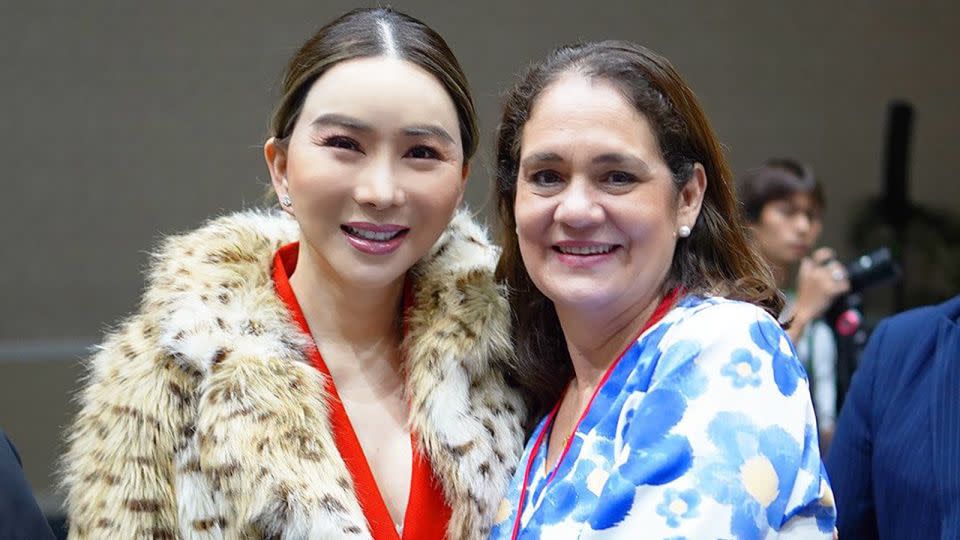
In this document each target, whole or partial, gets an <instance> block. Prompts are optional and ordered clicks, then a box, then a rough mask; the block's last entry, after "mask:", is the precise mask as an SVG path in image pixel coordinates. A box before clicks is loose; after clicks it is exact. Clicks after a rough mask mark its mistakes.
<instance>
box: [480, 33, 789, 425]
mask: <svg viewBox="0 0 960 540" xmlns="http://www.w3.org/2000/svg"><path fill="white" fill-rule="evenodd" d="M568 72H575V73H579V74H581V75H583V76H584V77H587V78H590V79H602V80H605V81H609V82H610V83H612V84H614V85H615V86H616V87H617V88H618V89H619V91H620V92H621V93H622V94H623V96H624V97H625V98H626V99H627V101H628V102H629V103H631V104H632V105H633V106H634V107H635V108H636V110H637V111H638V112H640V113H641V114H643V115H644V116H645V117H646V119H647V120H648V121H649V123H650V126H651V128H652V129H653V131H654V133H655V135H656V137H657V142H658V144H659V146H660V151H661V154H662V157H663V159H664V161H665V162H666V164H667V165H668V167H669V168H670V171H671V175H672V177H673V181H674V187H675V188H676V190H677V193H679V191H680V189H681V188H682V187H683V186H684V185H685V184H686V183H687V181H688V180H690V178H691V177H692V174H693V170H694V165H695V164H696V163H700V164H701V165H702V166H703V168H704V170H705V172H706V177H707V189H706V193H705V194H704V198H703V203H702V207H701V210H700V215H699V217H698V218H697V222H696V224H695V226H694V227H693V232H692V234H691V235H690V236H689V237H688V238H681V239H680V240H679V241H678V243H677V247H676V250H675V252H674V256H673V261H672V264H671V267H670V271H669V274H668V277H667V279H666V281H665V282H664V283H663V284H662V290H661V292H666V291H667V290H669V289H672V288H673V287H677V286H680V287H682V288H683V289H684V290H685V291H687V293H688V294H703V295H708V294H709V295H720V296H724V297H726V298H730V299H734V300H742V301H745V302H750V303H752V304H755V305H758V306H760V307H762V308H764V309H766V310H767V311H769V312H770V313H771V314H773V315H774V316H775V317H776V316H777V315H779V312H780V310H781V309H782V308H783V297H782V295H781V294H780V292H779V290H778V289H777V287H776V285H775V282H774V279H773V276H772V274H771V273H770V270H769V268H768V266H767V265H766V264H765V263H764V262H763V259H762V258H761V257H760V256H759V255H758V254H757V252H756V251H755V250H754V249H753V248H752V247H751V245H750V243H749V242H748V240H747V236H746V231H745V228H744V225H743V223H742V221H741V217H740V215H741V214H740V210H739V208H738V205H737V202H736V198H735V196H734V189H733V186H732V176H731V173H730V169H729V167H728V165H727V162H726V159H725V158H724V155H723V150H722V148H721V146H720V143H719V142H718V141H717V137H716V135H715V134H714V132H713V129H712V128H711V127H710V123H709V122H708V121H707V117H706V114H705V113H704V111H703V108H702V107H701V106H700V104H699V102H698V101H697V98H696V96H695V95H694V93H693V91H692V90H691V89H690V87H689V86H687V84H686V83H685V82H684V81H683V79H682V78H681V77H680V75H679V74H678V73H677V71H676V70H675V69H674V68H673V66H672V65H671V64H670V62H669V61H668V60H667V59H666V58H664V57H662V56H660V55H658V54H656V53H654V52H653V51H651V50H649V49H646V48H644V47H642V46H639V45H636V44H634V43H630V42H624V41H602V42H594V43H584V44H576V45H568V46H563V47H560V48H558V49H556V50H554V51H553V52H552V53H550V55H549V56H547V58H545V59H544V60H542V61H541V62H538V63H535V64H533V65H532V66H530V67H529V68H528V69H527V71H526V72H525V73H524V74H523V75H522V76H521V78H520V80H519V81H518V82H517V83H516V85H515V86H514V87H513V88H512V89H511V90H510V91H509V93H508V94H507V98H506V103H505V105H504V110H503V117H502V119H501V121H500V125H499V127H498V129H497V143H496V152H497V167H496V174H497V183H496V193H497V210H498V213H499V218H500V219H499V240H500V242H501V246H503V253H502V255H501V258H500V262H499V264H498V266H497V277H498V278H499V279H501V280H503V281H505V282H506V283H507V285H508V286H509V287H510V303H511V307H512V308H513V313H514V317H515V324H514V341H515V346H516V353H517V359H518V374H517V377H518V380H519V382H520V384H521V385H522V386H523V387H524V388H525V389H526V391H527V392H528V394H529V395H530V396H531V399H532V404H533V406H534V409H535V410H536V411H538V412H539V413H543V412H544V411H545V410H547V409H548V408H549V407H551V406H552V405H553V404H554V403H555V402H556V401H557V399H559V396H560V393H561V391H562V389H563V387H564V385H565V384H566V383H567V382H569V380H570V378H571V377H572V366H571V363H570V355H569V353H568V351H567V346H566V341H565V340H564V336H563V331H562V329H561V327H560V321H559V320H558V318H557V312H556V309H555V308H554V306H553V303H552V302H551V301H550V300H549V299H548V298H546V297H545V296H544V295H543V293H541V292H540V291H539V290H538V289H537V288H536V286H535V285H534V284H533V282H532V281H531V279H530V276H529V274H528V273H527V270H526V268H525V267H524V264H523V260H522V259H521V257H520V248H519V245H518V243H517V235H516V219H515V216H514V201H515V199H516V191H517V174H518V171H519V160H520V143H521V135H522V132H523V126H524V124H525V123H526V122H527V120H528V119H529V116H530V112H531V110H532V109H533V106H534V104H535V103H536V100H537V98H538V97H539V96H540V95H541V94H542V93H543V91H544V89H545V88H547V87H548V86H550V84H551V83H552V82H554V81H555V80H556V79H557V78H558V77H559V76H560V75H563V74H565V73H568Z"/></svg>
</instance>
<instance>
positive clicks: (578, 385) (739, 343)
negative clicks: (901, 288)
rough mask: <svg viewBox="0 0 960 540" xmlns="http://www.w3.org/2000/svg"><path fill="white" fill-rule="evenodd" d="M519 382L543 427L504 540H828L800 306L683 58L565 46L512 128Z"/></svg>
mask: <svg viewBox="0 0 960 540" xmlns="http://www.w3.org/2000/svg"><path fill="white" fill-rule="evenodd" d="M497 144H498V147H497V158H498V171H497V175H498V195H499V210H500V215H501V222H502V224H503V235H502V236H503V237H502V239H501V240H502V242H503V245H504V252H503V255H502V258H501V261H500V266H499V268H498V272H499V274H500V276H501V277H502V278H504V279H505V280H506V281H507V283H508V284H509V285H510V288H511V301H512V304H513V308H514V310H515V313H516V317H517V325H516V330H515V332H516V333H515V340H516V347H517V354H518V361H519V370H520V375H519V379H520V382H521V384H522V385H523V386H525V387H526V388H527V389H528V392H529V393H530V395H531V396H533V399H534V401H535V402H536V403H535V405H537V406H539V407H540V410H541V411H542V412H543V413H544V416H543V418H542V420H541V421H540V422H539V423H538V424H537V425H536V426H535V429H534V430H533V433H532V436H531V438H530V440H529V442H528V444H527V448H526V451H525V453H524V456H523V459H522V461H521V463H520V465H519V467H518V470H517V472H516V475H515V476H514V479H513V483H512V486H511V488H510V490H509V492H508V493H507V496H506V498H505V499H504V501H503V503H502V505H501V508H500V513H499V516H498V523H497V524H496V525H495V527H494V529H493V532H492V535H491V538H495V539H513V538H549V539H551V540H554V539H557V540H560V539H566V538H631V539H633V538H689V539H700V538H711V539H712V538H738V539H754V538H773V537H781V538H830V537H831V535H832V532H833V526H834V519H835V510H834V507H833V500H832V493H831V490H830V486H829V483H828V480H827V477H826V474H825V473H824V469H823V466H822V464H821V461H820V454H819V451H818V445H817V429H816V423H815V419H814V415H813V408H812V406H811V403H810V395H809V392H808V391H807V380H806V375H805V374H804V371H803V368H802V367H801V366H800V364H799V363H798V361H797V358H796V352H795V351H794V348H793V346H792V345H791V343H790V341H789V339H788V338H787V336H786V334H785V333H784V331H783V330H782V329H781V327H780V326H779V324H778V323H777V321H776V315H777V314H778V312H779V310H780V309H781V307H782V303H783V300H782V298H781V297H780V295H779V293H778V292H777V289H776V286H775V285H774V283H773V279H772V276H771V275H770V272H769V270H768V269H767V268H766V266H765V265H764V264H763V263H762V262H761V260H760V259H759V258H758V256H757V254H756V253H754V251H752V250H751V249H750V248H749V247H748V244H747V241H746V239H745V237H744V233H743V225H742V223H741V222H740V221H739V218H738V215H739V212H738V211H737V206H736V202H735V200H734V197H733V192H732V188H731V176H730V172H729V169H728V167H727V164H726V161H725V159H724V157H723V153H722V151H721V149H720V145H719V143H718V142H717V140H716V137H715V135H714V134H713V131H712V130H711V128H710V126H709V123H708V122H707V119H706V116H705V115H704V113H703V110H702V109H701V107H700V105H699V104H698V102H697V99H696V97H695V96H694V95H693V92H692V91H691V90H690V89H689V88H688V87H687V85H686V84H685V83H684V81H683V80H682V79H681V77H680V76H679V75H678V74H677V72H676V71H675V70H674V69H673V67H672V66H671V65H670V63H669V62H668V61H667V60H666V59H664V58H662V57H660V56H658V55H656V54H655V53H653V52H651V51H649V50H647V49H645V48H643V47H640V46H637V45H634V44H631V43H625V42H601V43H590V44H585V45H575V46H568V47H562V48H560V49H557V50H556V51H554V52H553V53H552V54H551V55H550V56H549V57H548V58H546V59H545V60H544V61H542V62H541V63H539V64H536V65H534V66H533V67H531V68H530V70H529V71H528V72H527V73H526V74H525V75H524V76H523V77H522V79H521V80H520V82H519V83H518V84H517V85H516V86H515V87H514V89H513V90H512V91H511V93H510V94H509V95H508V98H507V103H506V106H505V112H504V115H503V120H502V122H501V125H500V128H499V133H498V143H497Z"/></svg>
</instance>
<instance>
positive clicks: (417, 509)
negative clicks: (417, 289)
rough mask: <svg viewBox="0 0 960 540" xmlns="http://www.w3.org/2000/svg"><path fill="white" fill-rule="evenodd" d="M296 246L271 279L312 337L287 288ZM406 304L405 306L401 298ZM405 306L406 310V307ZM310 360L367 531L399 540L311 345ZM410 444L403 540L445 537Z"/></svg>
mask: <svg viewBox="0 0 960 540" xmlns="http://www.w3.org/2000/svg"><path fill="white" fill-rule="evenodd" d="M298 249H299V243H298V242H294V243H292V244H287V245H285V246H283V247H281V248H280V249H279V250H277V254H276V255H275V256H274V260H273V281H274V283H275V285H276V288H277V295H278V296H279V297H280V299H281V300H283V303H284V304H285V305H286V306H287V308H288V309H289V310H290V314H291V315H292V316H293V319H294V321H296V323H297V325H298V326H299V327H300V329H301V330H303V332H304V333H305V334H306V335H307V336H312V334H311V332H310V328H309V326H308V325H307V320H306V318H305V317H304V315H303V311H302V310H301V309H300V303H299V302H297V297H296V295H295V294H294V293H293V289H292V288H291V287H290V276H291V275H293V271H294V269H295V268H296V266H297V255H298ZM404 303H405V305H406V304H408V302H407V300H406V296H405V301H404ZM405 307H406V306H405ZM309 355H310V362H311V363H312V364H313V365H314V367H316V368H317V369H318V370H320V372H321V373H323V374H324V375H326V377H325V380H326V389H327V394H328V395H329V396H330V403H328V405H329V407H330V423H331V426H332V428H333V437H334V441H335V442H336V444H337V449H338V450H339V451H340V455H341V456H342V457H343V461H344V462H345V463H346V465H347V470H348V471H349V472H350V476H351V477H352V478H353V486H354V490H355V491H356V495H357V500H358V501H359V502H360V507H361V508H362V509H363V513H364V516H365V517H366V518H367V524H368V525H369V526H370V533H371V534H372V535H373V538H375V539H376V540H400V539H401V536H400V534H398V533H397V530H396V528H395V527H394V523H393V519H392V518H391V517H390V512H389V511H388V510H387V506H386V504H384V502H383V497H382V496H381V494H380V489H379V488H378V487H377V483H376V480H375V479H374V477H373V473H372V472H371V471H370V466H369V465H368V464H367V458H366V456H364V454H363V448H362V447H361V446H360V441H359V440H358V439H357V435H356V433H355V432H354V431H353V425H352V424H351V423H350V418H349V417H348V416H347V411H346V409H345V408H344V406H343V402H341V401H340V396H339V394H337V388H336V386H334V384H333V378H332V377H331V376H330V370H329V369H328V368H327V365H326V363H324V361H323V358H322V357H321V356H320V351H319V349H318V348H317V347H311V350H310V353H309ZM410 444H411V450H412V453H413V463H412V467H411V471H412V473H411V478H410V494H409V498H408V500H407V510H406V514H405V515H404V517H403V536H402V538H403V539H417V540H420V539H437V540H440V539H442V538H443V536H444V533H445V532H446V529H447V522H448V521H449V520H450V507H449V506H447V502H446V500H445V499H444V497H443V491H442V489H441V488H440V486H439V484H438V482H437V481H436V480H435V479H434V478H433V469H432V468H431V466H430V461H429V459H428V458H427V456H426V455H423V454H421V453H420V450H419V448H418V447H417V444H416V437H415V436H414V434H413V433H411V434H410Z"/></svg>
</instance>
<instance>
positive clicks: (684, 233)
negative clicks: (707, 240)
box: [679, 225, 690, 238]
mask: <svg viewBox="0 0 960 540" xmlns="http://www.w3.org/2000/svg"><path fill="white" fill-rule="evenodd" d="M679 234H680V238H686V237H688V236H690V227H687V226H686V225H681V226H680V231H679Z"/></svg>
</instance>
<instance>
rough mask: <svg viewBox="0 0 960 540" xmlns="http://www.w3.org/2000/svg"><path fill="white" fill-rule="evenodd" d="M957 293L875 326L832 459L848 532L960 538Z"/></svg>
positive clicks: (841, 519)
mask: <svg viewBox="0 0 960 540" xmlns="http://www.w3.org/2000/svg"><path fill="white" fill-rule="evenodd" d="M958 319H960V296H957V297H955V298H953V299H952V300H950V301H948V302H945V303H943V304H940V305H938V306H931V307H924V308H919V309H915V310H911V311H907V312H905V313H902V314H900V315H897V316H894V317H891V318H889V319H887V320H885V321H883V322H881V323H880V325H879V326H878V327H877V329H876V330H875V331H874V333H873V335H872V336H871V337H870V341H869V342H868V343H867V348H866V350H865V351H864V354H863V360H862V362H861V365H860V368H859V369H858V370H857V372H856V373H855V374H854V376H853V381H852V383H851V386H850V390H849V393H848V394H847V398H846V401H845V402H844V406H843V410H842V411H841V412H840V417H839V419H838V422H837V431H836V436H835V437H834V439H833V444H832V445H831V447H830V454H829V455H828V456H827V461H826V467H827V472H828V473H829V475H830V481H831V484H832V485H833V491H834V496H835V497H836V504H837V510H838V515H837V528H838V529H839V531H840V538H845V539H870V538H880V539H884V540H886V539H914V538H916V539H924V540H930V539H942V540H947V539H949V540H957V539H960V326H958Z"/></svg>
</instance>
